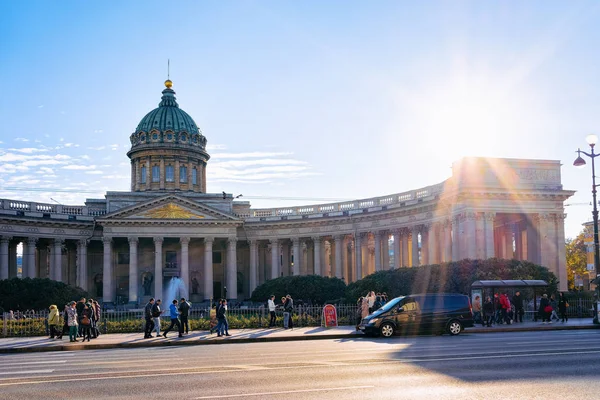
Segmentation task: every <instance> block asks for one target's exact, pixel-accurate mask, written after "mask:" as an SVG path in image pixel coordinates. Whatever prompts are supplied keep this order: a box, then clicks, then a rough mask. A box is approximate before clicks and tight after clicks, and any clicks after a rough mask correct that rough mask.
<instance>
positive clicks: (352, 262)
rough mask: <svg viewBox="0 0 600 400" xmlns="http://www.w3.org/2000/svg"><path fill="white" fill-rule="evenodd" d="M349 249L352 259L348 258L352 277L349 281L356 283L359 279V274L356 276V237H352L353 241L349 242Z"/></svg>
mask: <svg viewBox="0 0 600 400" xmlns="http://www.w3.org/2000/svg"><path fill="white" fill-rule="evenodd" d="M349 247H350V253H349V254H350V257H349V258H348V262H349V263H350V268H349V269H350V277H348V278H349V280H350V282H354V281H356V280H357V279H358V278H357V276H358V275H357V274H356V246H355V244H354V237H352V239H351V240H350V242H349Z"/></svg>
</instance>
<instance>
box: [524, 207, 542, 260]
mask: <svg viewBox="0 0 600 400" xmlns="http://www.w3.org/2000/svg"><path fill="white" fill-rule="evenodd" d="M526 216H527V228H526V229H527V260H528V261H531V262H532V263H534V264H539V263H540V247H539V244H540V234H539V231H538V227H539V216H538V215H537V214H527V215H526Z"/></svg>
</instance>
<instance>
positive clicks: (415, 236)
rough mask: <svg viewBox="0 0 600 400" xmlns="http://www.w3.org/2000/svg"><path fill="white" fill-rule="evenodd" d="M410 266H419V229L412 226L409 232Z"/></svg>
mask: <svg viewBox="0 0 600 400" xmlns="http://www.w3.org/2000/svg"><path fill="white" fill-rule="evenodd" d="M411 238H412V240H411V253H412V260H411V264H412V266H413V267H418V266H419V227H418V226H413V227H412V230H411Z"/></svg>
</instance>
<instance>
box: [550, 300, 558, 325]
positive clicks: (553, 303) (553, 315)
mask: <svg viewBox="0 0 600 400" xmlns="http://www.w3.org/2000/svg"><path fill="white" fill-rule="evenodd" d="M550 307H552V312H551V313H550V322H553V321H554V320H555V319H556V320H557V321H558V320H559V319H560V318H558V314H557V313H556V312H557V311H558V302H557V301H556V296H554V295H551V296H550Z"/></svg>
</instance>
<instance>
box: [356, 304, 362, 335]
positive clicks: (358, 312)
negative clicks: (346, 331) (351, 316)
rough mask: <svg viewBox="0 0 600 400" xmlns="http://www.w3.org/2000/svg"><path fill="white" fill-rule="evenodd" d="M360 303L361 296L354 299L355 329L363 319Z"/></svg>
mask: <svg viewBox="0 0 600 400" xmlns="http://www.w3.org/2000/svg"><path fill="white" fill-rule="evenodd" d="M362 304H363V297H359V298H358V300H357V301H356V305H357V307H356V330H357V331H358V330H359V326H360V323H361V322H362V319H363V315H362V314H363V313H362Z"/></svg>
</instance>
